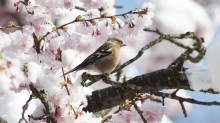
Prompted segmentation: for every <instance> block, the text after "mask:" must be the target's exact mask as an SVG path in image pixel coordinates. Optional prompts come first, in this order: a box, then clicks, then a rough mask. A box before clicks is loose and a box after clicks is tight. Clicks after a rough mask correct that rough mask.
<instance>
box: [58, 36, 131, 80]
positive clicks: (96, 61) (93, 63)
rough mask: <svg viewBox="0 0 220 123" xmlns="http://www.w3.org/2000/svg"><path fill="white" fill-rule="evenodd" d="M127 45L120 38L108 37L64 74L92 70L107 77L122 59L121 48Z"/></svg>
mask: <svg viewBox="0 0 220 123" xmlns="http://www.w3.org/2000/svg"><path fill="white" fill-rule="evenodd" d="M123 46H127V45H126V44H124V43H123V42H122V41H121V40H119V39H118V38H108V40H107V41H106V42H105V43H104V44H103V45H101V46H100V47H99V48H98V49H97V50H96V51H95V52H93V53H92V54H91V55H89V56H88V57H87V58H86V59H85V60H84V61H82V63H80V64H79V65H77V66H76V67H75V68H73V69H72V70H70V71H68V72H66V73H64V74H63V75H62V76H65V75H66V74H69V73H71V72H73V71H79V70H92V71H95V72H97V73H100V74H104V75H105V76H106V77H107V78H108V75H109V73H110V72H111V71H113V70H114V69H115V67H116V66H117V65H118V63H119V60H120V49H121V47H123Z"/></svg>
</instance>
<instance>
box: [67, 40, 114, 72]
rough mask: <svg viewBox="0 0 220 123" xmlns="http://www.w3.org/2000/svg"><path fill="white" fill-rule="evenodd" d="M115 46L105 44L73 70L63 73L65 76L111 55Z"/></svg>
mask: <svg viewBox="0 0 220 123" xmlns="http://www.w3.org/2000/svg"><path fill="white" fill-rule="evenodd" d="M113 46H114V45H109V44H103V45H102V46H101V47H99V48H98V49H97V50H96V51H95V52H94V53H92V54H91V55H90V56H88V57H87V58H86V59H85V60H84V61H83V62H82V63H81V64H79V65H78V66H76V67H75V68H73V69H72V70H70V71H68V72H66V73H65V74H63V76H64V75H66V74H68V73H71V72H73V71H77V70H81V69H84V68H85V67H86V66H88V65H91V64H94V63H95V62H97V61H99V60H101V59H102V58H104V57H106V56H109V55H111V54H112V48H113Z"/></svg>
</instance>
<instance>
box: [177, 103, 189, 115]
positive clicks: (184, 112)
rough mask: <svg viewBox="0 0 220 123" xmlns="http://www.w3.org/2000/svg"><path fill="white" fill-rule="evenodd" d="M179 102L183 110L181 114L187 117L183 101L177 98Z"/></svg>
mask: <svg viewBox="0 0 220 123" xmlns="http://www.w3.org/2000/svg"><path fill="white" fill-rule="evenodd" d="M179 103H180V105H181V108H182V110H183V114H184V116H185V117H187V114H186V109H185V106H184V105H183V101H181V100H179Z"/></svg>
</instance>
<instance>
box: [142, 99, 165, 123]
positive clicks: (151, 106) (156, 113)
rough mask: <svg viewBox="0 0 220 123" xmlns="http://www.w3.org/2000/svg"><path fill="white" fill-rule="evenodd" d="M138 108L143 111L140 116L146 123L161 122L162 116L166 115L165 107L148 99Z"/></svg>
mask: <svg viewBox="0 0 220 123" xmlns="http://www.w3.org/2000/svg"><path fill="white" fill-rule="evenodd" d="M140 108H141V109H142V110H143V113H142V114H143V116H144V117H145V118H146V120H147V122H148V123H155V122H161V120H162V117H163V115H164V114H167V113H168V109H167V107H163V106H161V105H159V103H156V102H153V101H150V100H149V99H148V100H146V101H145V102H144V103H143V104H142V105H141V107H140Z"/></svg>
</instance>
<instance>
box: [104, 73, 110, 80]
mask: <svg viewBox="0 0 220 123" xmlns="http://www.w3.org/2000/svg"><path fill="white" fill-rule="evenodd" d="M103 75H104V76H105V77H106V78H107V79H111V78H110V76H109V74H108V73H104V74H103Z"/></svg>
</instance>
